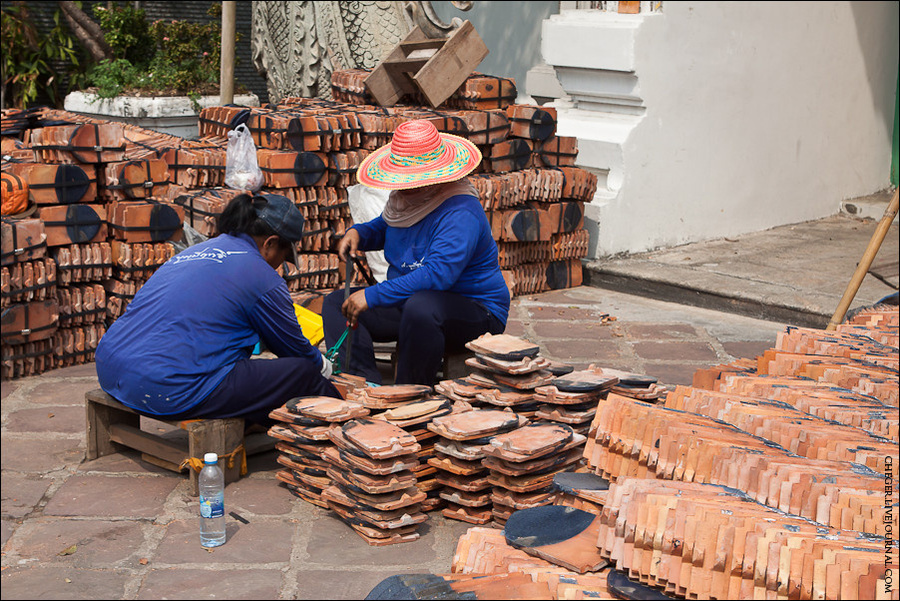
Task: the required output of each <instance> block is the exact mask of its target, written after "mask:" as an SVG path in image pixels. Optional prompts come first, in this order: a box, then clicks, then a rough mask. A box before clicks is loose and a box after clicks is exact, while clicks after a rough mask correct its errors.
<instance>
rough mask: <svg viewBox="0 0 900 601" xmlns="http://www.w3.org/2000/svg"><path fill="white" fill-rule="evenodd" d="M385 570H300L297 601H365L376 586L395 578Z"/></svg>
mask: <svg viewBox="0 0 900 601" xmlns="http://www.w3.org/2000/svg"><path fill="white" fill-rule="evenodd" d="M393 575H394V573H393V572H385V571H383V570H353V571H352V572H348V571H346V570H300V571H299V572H298V573H297V575H296V587H297V589H296V590H297V597H296V598H297V599H364V598H365V597H366V595H368V594H369V593H370V592H371V591H372V589H373V588H375V586H376V585H377V584H378V583H379V582H381V581H382V580H384V579H385V578H387V577H388V576H393Z"/></svg>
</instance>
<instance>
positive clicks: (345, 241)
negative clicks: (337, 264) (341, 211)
mask: <svg viewBox="0 0 900 601" xmlns="http://www.w3.org/2000/svg"><path fill="white" fill-rule="evenodd" d="M358 248H359V232H357V231H356V230H354V229H349V230H347V232H346V233H345V234H344V237H343V238H341V241H340V242H338V247H337V252H338V256H339V257H340V258H341V260H343V261H349V260H350V257H358V256H359V251H358V250H357V249H358Z"/></svg>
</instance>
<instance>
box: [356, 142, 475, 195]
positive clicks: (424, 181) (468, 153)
mask: <svg viewBox="0 0 900 601" xmlns="http://www.w3.org/2000/svg"><path fill="white" fill-rule="evenodd" d="M440 136H441V142H442V146H441V148H442V152H441V154H440V155H439V156H437V157H436V158H435V159H434V160H433V161H429V162H427V163H425V164H421V165H409V166H405V165H399V164H397V163H396V162H395V161H394V157H392V155H391V145H390V144H386V145H385V146H382V147H381V148H379V149H378V150H376V151H374V152H373V153H372V154H370V155H369V156H367V157H366V158H365V160H363V162H362V164H360V166H359V169H357V171H356V179H357V181H359V183H361V184H363V185H365V186H369V187H370V188H379V189H381V190H407V189H410V188H421V187H424V186H432V185H434V184H443V183H446V182H453V181H456V180H458V179H462V178H463V177H465V176H467V175H468V174H470V173H471V172H472V171H474V170H475V168H476V167H478V164H479V163H481V151H480V150H478V147H477V146H475V144H473V143H471V142H470V141H468V140H466V139H465V138H460V137H459V136H454V135H451V134H440Z"/></svg>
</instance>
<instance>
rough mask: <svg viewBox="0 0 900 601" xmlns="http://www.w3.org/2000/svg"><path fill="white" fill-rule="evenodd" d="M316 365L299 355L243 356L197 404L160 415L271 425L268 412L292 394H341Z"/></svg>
mask: <svg viewBox="0 0 900 601" xmlns="http://www.w3.org/2000/svg"><path fill="white" fill-rule="evenodd" d="M319 369H320V367H319V366H318V365H316V364H314V363H313V362H312V361H309V360H308V359H300V358H298V357H283V358H280V359H243V360H242V361H238V362H237V363H236V364H235V366H234V369H232V370H231V373H229V374H228V376H226V377H225V379H224V380H223V381H222V383H221V384H219V385H218V386H217V387H216V389H215V390H213V391H212V393H210V395H209V396H208V397H207V398H206V399H204V400H203V402H201V403H200V404H199V405H197V406H196V407H192V408H191V409H189V410H187V411H186V412H184V413H182V414H179V415H176V416H166V417H164V418H162V419H165V420H176V419H192V418H203V419H221V418H226V417H242V418H244V419H245V420H247V421H248V422H252V423H255V424H261V425H263V426H270V425H272V424H273V423H275V422H274V421H273V420H271V419H269V412H270V411H272V409H277V408H278V407H281V406H282V405H284V404H285V403H286V402H288V401H289V400H291V399H293V398H296V397H301V396H328V397H334V398H340V397H341V395H340V393H338V390H337V388H335V387H334V384H332V383H331V382H330V381H328V380H327V379H325V378H324V377H322V374H321V372H320V371H319Z"/></svg>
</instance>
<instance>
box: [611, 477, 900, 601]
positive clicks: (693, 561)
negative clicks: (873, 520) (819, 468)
mask: <svg viewBox="0 0 900 601" xmlns="http://www.w3.org/2000/svg"><path fill="white" fill-rule="evenodd" d="M609 495H610V496H609V502H608V504H607V507H606V509H605V510H604V511H603V513H602V514H601V516H600V520H601V529H600V534H599V536H598V540H597V546H598V547H599V548H600V550H601V553H602V555H603V556H604V557H607V558H609V560H610V561H611V562H612V563H613V564H614V565H615V567H616V569H617V570H619V571H621V572H624V573H627V575H628V576H629V577H630V578H631V579H633V580H635V581H639V582H641V583H643V584H646V585H649V586H652V587H654V588H656V589H661V590H664V591H665V592H666V593H668V594H670V595H674V596H677V597H680V598H685V597H687V598H695V599H697V598H699V599H759V598H770V597H771V598H775V596H776V595H777V598H784V599H878V598H889V597H890V594H888V595H887V596H884V597H882V596H881V595H884V594H885V591H886V590H888V588H886V587H887V586H888V581H889V580H890V572H889V570H891V569H892V568H893V569H896V567H897V566H896V564H894V565H893V566H890V565H885V563H886V562H885V559H884V558H885V554H886V547H885V542H884V540H876V539H873V538H872V537H869V536H866V535H864V534H862V533H860V532H856V531H852V530H838V529H831V528H823V527H822V524H820V523H815V522H813V521H810V520H806V519H803V518H800V517H797V516H795V515H790V514H787V513H784V512H780V511H776V510H774V509H772V508H769V507H766V506H764V505H761V504H759V503H756V502H753V501H752V500H750V499H748V498H747V497H746V496H745V495H743V494H742V493H740V492H739V491H735V490H733V489H728V488H724V487H721V486H714V485H710V484H698V483H687V482H678V481H668V482H663V481H659V480H650V479H638V478H623V479H621V480H620V481H618V482H616V483H615V484H613V485H612V486H611V487H610V493H609ZM890 551H891V547H890V546H888V547H887V552H890ZM896 552H897V548H896V546H894V547H893V550H892V553H893V554H894V556H895V557H896Z"/></svg>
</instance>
